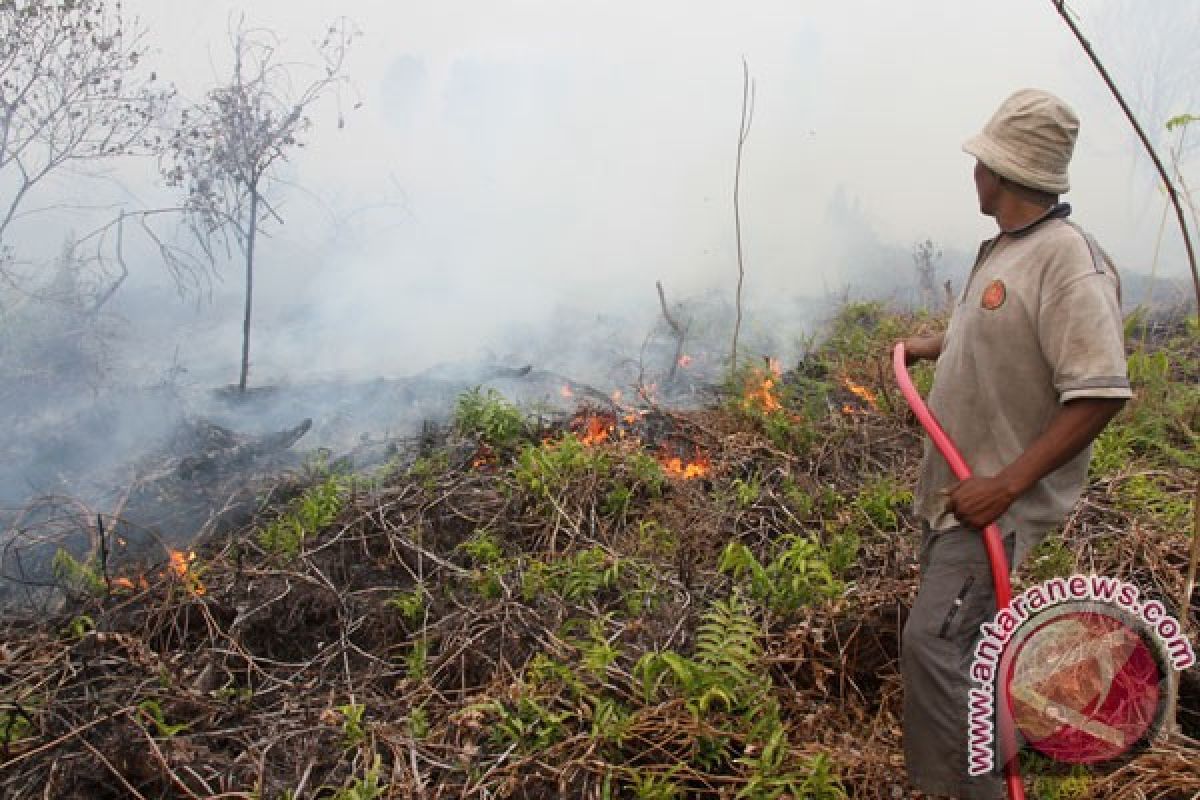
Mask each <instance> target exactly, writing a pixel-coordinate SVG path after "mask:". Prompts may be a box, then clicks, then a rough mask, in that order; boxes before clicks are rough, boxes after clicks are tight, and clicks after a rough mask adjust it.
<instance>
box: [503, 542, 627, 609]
mask: <svg viewBox="0 0 1200 800" xmlns="http://www.w3.org/2000/svg"><path fill="white" fill-rule="evenodd" d="M620 575H621V562H620V561H619V560H617V559H616V558H614V557H612V556H610V555H609V554H608V553H607V552H605V550H604V548H602V547H599V546H596V547H589V548H588V549H586V550H580V551H579V552H577V553H575V554H573V555H568V556H564V557H563V558H560V559H556V560H553V561H548V562H547V561H534V562H533V563H532V564H530V565H529V568H528V569H527V570H526V571H525V574H524V576H523V577H522V580H521V594H522V596H523V597H524V598H525V600H526V601H527V602H532V601H533V600H534V599H536V598H537V597H538V595H540V594H541V593H542V592H545V591H549V592H553V593H554V594H557V595H558V596H559V597H561V598H563V599H564V600H566V601H568V602H572V603H579V602H583V601H584V600H587V599H589V598H591V597H593V596H595V595H596V593H598V592H599V591H601V590H602V589H609V588H612V587H614V586H616V585H617V581H618V579H619V578H620Z"/></svg>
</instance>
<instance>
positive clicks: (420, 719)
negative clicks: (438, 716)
mask: <svg viewBox="0 0 1200 800" xmlns="http://www.w3.org/2000/svg"><path fill="white" fill-rule="evenodd" d="M429 731H430V725H429V712H427V711H426V710H425V708H424V707H423V706H418V707H417V708H414V709H413V710H412V712H410V713H409V715H408V733H409V735H410V736H412V737H413V738H414V739H424V738H426V737H427V736H429Z"/></svg>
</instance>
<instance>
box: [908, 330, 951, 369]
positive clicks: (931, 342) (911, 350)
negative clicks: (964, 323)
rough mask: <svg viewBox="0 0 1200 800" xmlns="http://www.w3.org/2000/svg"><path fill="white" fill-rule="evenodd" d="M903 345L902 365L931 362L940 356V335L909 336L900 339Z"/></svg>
mask: <svg viewBox="0 0 1200 800" xmlns="http://www.w3.org/2000/svg"><path fill="white" fill-rule="evenodd" d="M901 344H903V345H904V363H905V364H909V365H912V364H915V363H916V362H918V361H933V360H934V359H936V358H937V357H938V356H940V355H941V354H942V334H940V333H938V334H934V335H933V336H910V337H908V338H907V339H902V340H901Z"/></svg>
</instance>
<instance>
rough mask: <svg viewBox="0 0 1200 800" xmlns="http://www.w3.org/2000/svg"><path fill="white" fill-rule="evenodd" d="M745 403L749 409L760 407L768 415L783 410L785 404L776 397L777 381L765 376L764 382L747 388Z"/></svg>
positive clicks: (763, 377)
mask: <svg viewBox="0 0 1200 800" xmlns="http://www.w3.org/2000/svg"><path fill="white" fill-rule="evenodd" d="M744 402H745V404H746V406H747V407H748V408H749V407H753V406H758V407H759V408H761V409H762V410H763V412H764V413H766V414H770V413H773V412H775V411H778V410H780V409H781V408H783V404H782V403H780V402H779V398H777V397H776V396H775V379H774V378H769V377H767V376H765V375H764V376H762V380H761V381H760V382H759V383H757V384H753V383H751V384H750V385H749V386H748V387H747V389H746V396H745V399H744Z"/></svg>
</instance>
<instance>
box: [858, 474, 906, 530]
mask: <svg viewBox="0 0 1200 800" xmlns="http://www.w3.org/2000/svg"><path fill="white" fill-rule="evenodd" d="M912 501H913V494H912V492H911V491H909V490H908V489H905V488H903V487H902V486H901V485H900V484H899V483H897V482H896V481H895V480H893V479H892V478H890V477H887V476H882V475H881V476H876V477H874V478H872V479H871V480H869V481H868V482H867V483H866V485H865V486H863V488H862V489H860V490H859V492H858V494H857V495H855V497H854V500H853V502H852V504H851V505H852V506H853V508H854V511H855V512H856V513H857V514H858V515H859V517H860V518H861V519H862V520H863V521H864V522H865V523H866V524H868V525H870V526H872V527H874V528H875V529H876V530H879V531H884V532H888V531H895V530H897V529H898V528H899V526H900V516H899V514H900V511H901V510H902V509H904V508H906V507H908V506H909V505H911V504H912Z"/></svg>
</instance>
